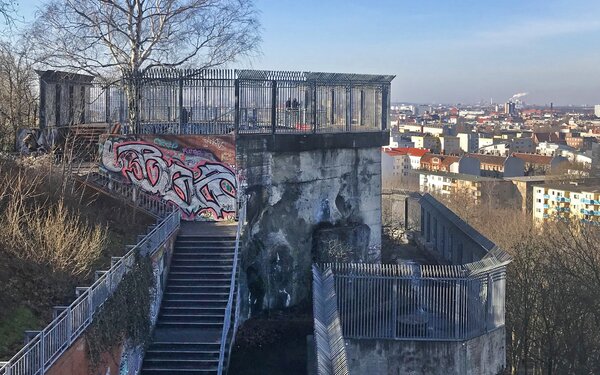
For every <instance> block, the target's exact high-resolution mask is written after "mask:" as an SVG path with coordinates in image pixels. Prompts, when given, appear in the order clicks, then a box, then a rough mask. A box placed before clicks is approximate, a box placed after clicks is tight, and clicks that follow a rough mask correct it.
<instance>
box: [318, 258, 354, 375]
mask: <svg viewBox="0 0 600 375" xmlns="http://www.w3.org/2000/svg"><path fill="white" fill-rule="evenodd" d="M312 273H313V316H314V332H315V351H316V356H317V374H318V375H348V374H349V369H348V359H347V357H346V345H345V343H344V337H343V335H342V327H341V323H340V316H339V313H338V307H337V297H336V293H335V285H334V277H333V272H331V268H327V269H325V270H324V271H323V272H321V271H320V270H319V268H318V267H316V266H314V265H313V267H312Z"/></svg>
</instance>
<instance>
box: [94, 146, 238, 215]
mask: <svg viewBox="0 0 600 375" xmlns="http://www.w3.org/2000/svg"><path fill="white" fill-rule="evenodd" d="M152 141H154V142H151V141H147V140H144V139H130V138H127V139H123V138H108V139H107V140H106V141H105V142H104V144H103V146H102V165H103V167H104V168H106V169H107V170H108V171H110V172H114V173H120V174H122V175H123V176H124V178H125V179H126V180H127V181H128V182H129V183H131V184H134V185H136V186H138V187H140V188H141V189H143V190H144V191H146V192H148V193H151V194H157V195H159V196H160V197H161V198H162V199H164V200H166V201H168V202H172V203H174V204H176V205H177V206H178V207H179V208H180V209H181V211H182V216H183V218H184V219H186V220H211V221H212V220H214V221H219V220H230V219H233V218H234V216H235V205H236V189H237V186H236V178H235V172H234V170H233V168H232V166H231V165H227V164H226V163H223V162H221V160H220V158H219V157H218V156H217V155H216V154H217V153H216V152H213V151H214V150H210V149H201V148H190V147H181V148H179V149H176V150H173V149H166V148H163V147H160V146H158V145H157V144H161V145H165V144H166V142H169V144H170V145H172V144H173V142H175V141H173V140H163V139H161V140H160V141H159V142H156V139H154V140H152ZM213 143H214V142H210V143H209V144H213ZM179 150H181V151H179ZM190 150H192V151H190Z"/></svg>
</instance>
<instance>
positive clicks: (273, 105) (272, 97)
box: [271, 80, 277, 134]
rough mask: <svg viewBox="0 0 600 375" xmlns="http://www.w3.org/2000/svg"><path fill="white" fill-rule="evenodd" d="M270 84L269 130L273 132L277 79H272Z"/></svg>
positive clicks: (275, 116) (275, 117) (275, 124)
mask: <svg viewBox="0 0 600 375" xmlns="http://www.w3.org/2000/svg"><path fill="white" fill-rule="evenodd" d="M272 82H273V83H272V86H271V128H272V129H271V131H272V132H273V134H275V129H276V128H277V81H275V80H273V81H272Z"/></svg>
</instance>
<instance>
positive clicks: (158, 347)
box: [148, 341, 221, 353]
mask: <svg viewBox="0 0 600 375" xmlns="http://www.w3.org/2000/svg"><path fill="white" fill-rule="evenodd" d="M220 348H221V346H220V345H219V343H216V342H215V343H204V342H166V341H157V342H153V343H152V344H151V345H150V347H149V348H148V350H153V351H165V352H168V351H183V352H185V351H208V352H213V351H216V352H217V353H218V352H219V350H220Z"/></svg>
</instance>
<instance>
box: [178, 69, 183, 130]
mask: <svg viewBox="0 0 600 375" xmlns="http://www.w3.org/2000/svg"><path fill="white" fill-rule="evenodd" d="M183 112H184V111H183V76H182V75H181V73H179V134H181V129H182V127H183Z"/></svg>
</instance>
